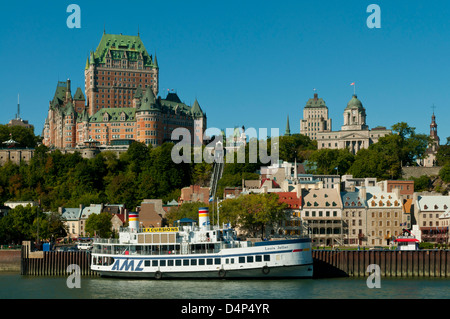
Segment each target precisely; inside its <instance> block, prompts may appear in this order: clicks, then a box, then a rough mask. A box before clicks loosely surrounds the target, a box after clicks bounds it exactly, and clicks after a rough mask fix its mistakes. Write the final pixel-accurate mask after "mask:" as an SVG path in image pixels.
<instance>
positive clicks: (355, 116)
mask: <svg viewBox="0 0 450 319" xmlns="http://www.w3.org/2000/svg"><path fill="white" fill-rule="evenodd" d="M343 116H344V125H342V126H341V130H340V131H330V132H318V133H317V148H318V149H323V148H329V149H344V148H347V149H348V150H349V151H350V152H351V153H353V154H356V153H357V152H358V151H359V150H360V149H363V148H368V147H369V146H370V145H371V144H374V143H377V142H378V140H379V138H380V137H383V136H386V135H388V134H391V133H392V131H391V130H388V129H386V128H385V127H380V126H379V127H376V128H373V129H372V130H370V129H369V126H368V125H367V124H366V109H365V108H364V106H363V104H362V102H361V101H360V100H359V99H358V96H357V95H356V94H354V95H353V96H352V98H351V99H350V101H349V102H348V103H347V107H346V108H345V109H344V114H343Z"/></svg>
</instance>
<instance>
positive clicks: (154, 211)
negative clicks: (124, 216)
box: [137, 199, 166, 228]
mask: <svg viewBox="0 0 450 319" xmlns="http://www.w3.org/2000/svg"><path fill="white" fill-rule="evenodd" d="M137 211H138V213H139V223H140V225H139V226H140V227H145V228H146V227H162V226H163V223H164V220H165V219H164V217H165V215H166V211H165V210H164V208H163V202H162V200H161V199H144V201H143V202H142V203H141V205H140V206H139V207H138V208H137Z"/></svg>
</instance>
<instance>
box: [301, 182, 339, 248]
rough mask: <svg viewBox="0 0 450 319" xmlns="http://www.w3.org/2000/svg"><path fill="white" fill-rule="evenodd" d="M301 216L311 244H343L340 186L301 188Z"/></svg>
mask: <svg viewBox="0 0 450 319" xmlns="http://www.w3.org/2000/svg"><path fill="white" fill-rule="evenodd" d="M301 194H302V195H301V196H302V208H301V212H300V214H301V218H302V221H303V225H304V226H305V227H306V228H307V229H308V231H309V234H310V236H311V239H312V243H313V246H335V245H343V238H344V236H343V235H344V233H343V230H344V224H343V219H342V208H343V206H342V200H341V196H340V188H339V187H338V188H311V189H305V188H302V193H301Z"/></svg>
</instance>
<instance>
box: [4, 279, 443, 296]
mask: <svg viewBox="0 0 450 319" xmlns="http://www.w3.org/2000/svg"><path fill="white" fill-rule="evenodd" d="M74 283H76V281H73V280H72V281H70V280H69V286H72V287H73V285H74ZM69 286H68V278H66V277H34V276H21V275H20V274H17V273H0V299H42V298H44V299H111V298H114V299H117V298H120V299H230V300H231V299H450V279H448V278H444V279H442V278H426V279H423V278H422V279H421V278H381V280H380V287H379V288H376V287H375V288H369V287H368V284H367V280H366V278H334V279H283V280H161V281H157V280H137V279H132V280H127V279H116V278H101V277H81V278H80V281H79V288H77V287H73V288H69ZM372 286H373V285H372Z"/></svg>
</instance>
